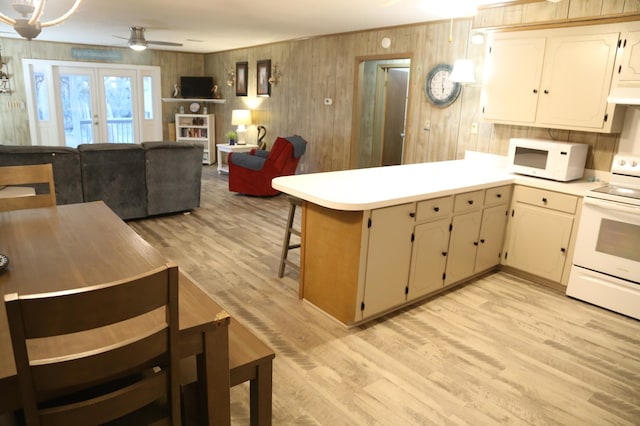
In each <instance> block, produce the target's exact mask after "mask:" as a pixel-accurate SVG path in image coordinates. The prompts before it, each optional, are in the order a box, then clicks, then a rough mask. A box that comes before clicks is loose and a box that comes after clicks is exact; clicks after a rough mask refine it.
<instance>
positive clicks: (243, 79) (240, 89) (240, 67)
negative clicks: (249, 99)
mask: <svg viewBox="0 0 640 426" xmlns="http://www.w3.org/2000/svg"><path fill="white" fill-rule="evenodd" d="M247 74H249V62H236V96H247Z"/></svg>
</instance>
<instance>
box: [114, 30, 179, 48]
mask: <svg viewBox="0 0 640 426" xmlns="http://www.w3.org/2000/svg"><path fill="white" fill-rule="evenodd" d="M144 31H145V29H144V28H142V27H130V28H129V38H128V39H127V38H126V37H121V36H114V37H117V38H122V39H125V40H127V44H128V45H129V47H130V48H132V49H133V50H138V51H141V50H144V49H146V48H147V46H148V45H150V44H157V45H160V46H178V47H180V46H182V43H173V42H171V41H151V40H147V39H146V38H144Z"/></svg>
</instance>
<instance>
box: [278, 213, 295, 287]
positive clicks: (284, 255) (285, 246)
mask: <svg viewBox="0 0 640 426" xmlns="http://www.w3.org/2000/svg"><path fill="white" fill-rule="evenodd" d="M295 214H296V205H295V203H294V202H293V201H291V202H290V203H289V218H288V219H287V229H286V230H285V233H284V242H283V243H282V255H281V256H280V269H279V270H278V277H279V278H282V277H283V276H284V267H285V265H286V264H287V255H288V254H289V248H291V247H290V244H289V243H290V241H291V229H292V228H293V218H294V217H295Z"/></svg>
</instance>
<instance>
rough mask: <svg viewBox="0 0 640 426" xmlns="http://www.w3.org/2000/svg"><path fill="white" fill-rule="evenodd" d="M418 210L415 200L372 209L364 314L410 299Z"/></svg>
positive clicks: (375, 312) (367, 314) (383, 309)
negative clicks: (413, 202) (408, 296)
mask: <svg viewBox="0 0 640 426" xmlns="http://www.w3.org/2000/svg"><path fill="white" fill-rule="evenodd" d="M414 213H415V204H402V205H399V206H393V207H386V208H382V209H375V210H373V211H372V212H371V227H370V228H369V245H368V249H367V266H366V274H365V284H364V301H363V302H364V309H363V311H362V315H363V318H366V317H369V316H371V315H375V314H377V313H380V312H382V311H385V310H388V309H390V308H392V307H394V306H397V305H400V304H402V303H404V302H405V300H406V293H405V291H406V288H407V285H408V281H409V265H410V263H411V233H412V231H413V223H414V221H413V217H412V214H414Z"/></svg>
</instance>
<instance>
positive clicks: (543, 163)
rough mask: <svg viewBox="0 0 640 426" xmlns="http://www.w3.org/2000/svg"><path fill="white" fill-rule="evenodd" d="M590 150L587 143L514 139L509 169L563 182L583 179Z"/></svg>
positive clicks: (511, 142)
mask: <svg viewBox="0 0 640 426" xmlns="http://www.w3.org/2000/svg"><path fill="white" fill-rule="evenodd" d="M588 150H589V145H587V144H585V143H572V142H557V141H552V140H545V139H520V138H512V139H510V140H509V153H508V154H507V164H508V170H509V171H510V172H512V173H519V174H523V175H528V176H535V177H540V178H545V179H552V180H557V181H562V182H567V181H570V180H574V179H581V178H582V176H583V175H584V165H585V163H586V161H587V151H588Z"/></svg>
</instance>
